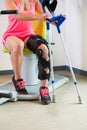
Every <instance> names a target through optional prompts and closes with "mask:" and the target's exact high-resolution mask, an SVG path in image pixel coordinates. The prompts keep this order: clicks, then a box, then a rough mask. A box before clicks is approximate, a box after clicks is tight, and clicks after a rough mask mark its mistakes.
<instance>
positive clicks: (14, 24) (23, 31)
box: [3, 0, 35, 44]
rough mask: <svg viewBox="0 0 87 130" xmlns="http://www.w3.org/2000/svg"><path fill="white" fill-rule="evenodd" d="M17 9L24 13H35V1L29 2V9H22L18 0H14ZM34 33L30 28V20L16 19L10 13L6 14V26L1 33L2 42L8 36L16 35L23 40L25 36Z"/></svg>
mask: <svg viewBox="0 0 87 130" xmlns="http://www.w3.org/2000/svg"><path fill="white" fill-rule="evenodd" d="M15 2H16V5H17V7H18V10H19V11H21V12H24V13H26V14H30V15H31V14H35V3H34V1H33V0H30V2H31V9H30V10H23V9H22V8H21V5H20V3H19V0H15ZM31 35H34V32H33V29H32V21H24V20H16V19H15V18H13V17H12V15H8V28H7V30H6V32H5V33H4V34H3V44H4V43H5V41H6V38H7V37H8V36H17V37H19V38H20V39H22V40H24V39H25V38H27V37H30V36H31Z"/></svg>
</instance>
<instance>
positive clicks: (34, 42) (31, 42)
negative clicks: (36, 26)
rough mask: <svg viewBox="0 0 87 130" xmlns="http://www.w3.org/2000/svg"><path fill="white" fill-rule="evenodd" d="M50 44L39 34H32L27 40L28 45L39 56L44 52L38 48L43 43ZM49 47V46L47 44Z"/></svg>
mask: <svg viewBox="0 0 87 130" xmlns="http://www.w3.org/2000/svg"><path fill="white" fill-rule="evenodd" d="M42 43H43V44H45V45H46V46H47V45H48V42H47V41H46V40H45V39H43V38H42V37H41V36H39V35H34V36H31V37H30V38H29V39H28V41H27V44H26V45H27V47H28V48H29V49H30V50H31V51H33V52H34V53H36V54H37V55H38V56H39V57H41V56H42V54H43V52H42V50H41V49H37V48H38V47H39V46H40V45H41V44H42ZM47 47H48V46H47Z"/></svg>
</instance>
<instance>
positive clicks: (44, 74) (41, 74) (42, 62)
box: [38, 58, 50, 80]
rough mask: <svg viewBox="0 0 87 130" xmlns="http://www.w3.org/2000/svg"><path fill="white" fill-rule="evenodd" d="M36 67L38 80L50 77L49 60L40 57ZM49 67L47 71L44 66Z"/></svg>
mask: <svg viewBox="0 0 87 130" xmlns="http://www.w3.org/2000/svg"><path fill="white" fill-rule="evenodd" d="M38 67H39V75H38V78H39V79H40V80H45V79H48V80H49V78H50V61H46V60H45V59H43V58H40V59H39V61H38ZM47 67H48V69H49V73H47V72H46V71H45V68H47Z"/></svg>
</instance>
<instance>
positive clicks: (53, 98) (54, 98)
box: [52, 95, 57, 103]
mask: <svg viewBox="0 0 87 130" xmlns="http://www.w3.org/2000/svg"><path fill="white" fill-rule="evenodd" d="M52 102H53V103H56V102H57V99H56V95H53V96H52Z"/></svg>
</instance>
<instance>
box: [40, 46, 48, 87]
mask: <svg viewBox="0 0 87 130" xmlns="http://www.w3.org/2000/svg"><path fill="white" fill-rule="evenodd" d="M38 49H41V50H42V51H43V55H42V57H43V58H44V59H45V60H47V61H48V60H49V52H48V48H47V46H46V45H44V44H41V45H40V46H39V47H38ZM44 70H45V71H46V72H47V73H49V68H48V67H47V68H45V69H44ZM41 86H48V79H46V80H41Z"/></svg>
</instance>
